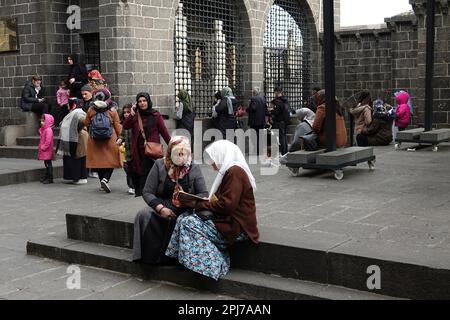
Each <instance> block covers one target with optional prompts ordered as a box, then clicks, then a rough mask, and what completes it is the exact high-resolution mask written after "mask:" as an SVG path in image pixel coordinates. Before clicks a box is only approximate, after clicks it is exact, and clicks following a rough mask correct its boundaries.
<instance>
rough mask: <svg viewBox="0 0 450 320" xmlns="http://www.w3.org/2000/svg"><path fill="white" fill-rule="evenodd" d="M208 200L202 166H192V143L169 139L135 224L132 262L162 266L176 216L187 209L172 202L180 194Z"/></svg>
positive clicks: (146, 184)
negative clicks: (139, 261)
mask: <svg viewBox="0 0 450 320" xmlns="http://www.w3.org/2000/svg"><path fill="white" fill-rule="evenodd" d="M181 189H182V190H183V191H185V192H188V193H191V194H195V195H197V196H199V197H206V196H207V195H208V190H207V189H206V184H205V179H204V177H203V174H202V172H201V170H200V167H199V165H197V164H194V163H192V153H191V143H190V141H189V139H188V138H186V137H184V136H175V137H172V138H171V139H170V142H169V146H168V148H167V151H166V156H165V158H164V159H158V160H156V161H155V164H154V166H153V167H152V169H151V171H150V173H149V175H148V177H147V181H146V183H145V186H144V189H143V192H142V197H143V198H144V201H145V202H146V203H147V204H148V207H146V208H145V209H142V210H141V211H139V213H138V214H137V216H136V218H135V223H134V243H133V260H141V261H142V262H145V263H150V264H160V263H165V262H168V261H167V257H165V256H164V252H165V250H166V246H167V242H168V240H169V239H170V237H171V234H172V230H173V228H174V227H175V220H176V219H177V216H179V215H181V214H182V213H184V212H186V211H187V210H188V208H186V207H182V206H179V204H178V203H177V202H176V201H173V195H174V193H175V192H176V191H178V190H181Z"/></svg>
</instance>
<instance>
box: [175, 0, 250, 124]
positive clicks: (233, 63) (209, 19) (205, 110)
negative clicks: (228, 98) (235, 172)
mask: <svg viewBox="0 0 450 320" xmlns="http://www.w3.org/2000/svg"><path fill="white" fill-rule="evenodd" d="M175 23H176V25H175V38H174V42H175V43H174V46H175V52H174V54H175V57H174V61H175V94H176V95H177V94H178V91H179V90H180V89H185V90H187V91H188V92H189V93H190V94H191V97H192V103H193V106H194V108H195V112H196V114H197V116H198V117H200V118H206V117H210V116H211V107H212V106H213V105H214V104H215V99H214V94H215V92H217V91H218V90H221V89H222V88H223V87H225V86H229V87H230V88H231V89H232V90H233V93H234V95H235V97H236V98H237V99H238V100H239V101H242V94H243V92H242V91H243V89H242V86H243V85H242V84H243V80H242V79H243V74H242V63H243V52H244V43H243V40H242V35H241V34H242V30H241V22H240V18H239V11H238V9H237V7H236V3H235V1H222V0H220V1H218V0H200V1H199V0H183V1H180V4H179V7H178V13H177V17H176V22H175Z"/></svg>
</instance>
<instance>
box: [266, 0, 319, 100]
mask: <svg viewBox="0 0 450 320" xmlns="http://www.w3.org/2000/svg"><path fill="white" fill-rule="evenodd" d="M263 47H264V91H265V93H266V97H267V99H268V100H271V99H272V98H273V90H274V88H275V87H282V88H283V90H284V92H285V95H286V96H287V97H288V99H289V101H290V104H291V107H292V108H294V109H298V108H301V107H302V106H303V103H304V102H305V101H306V100H307V97H308V95H309V91H310V88H311V86H312V83H313V81H315V78H316V77H317V75H316V73H317V71H318V70H319V59H318V55H319V54H318V52H319V50H318V41H317V28H316V23H315V19H314V15H313V13H312V11H311V8H310V5H309V4H308V2H307V1H305V0H303V1H299V0H275V1H274V2H273V3H272V5H271V7H270V8H269V10H268V12H267V15H266V19H265V29H264V37H263Z"/></svg>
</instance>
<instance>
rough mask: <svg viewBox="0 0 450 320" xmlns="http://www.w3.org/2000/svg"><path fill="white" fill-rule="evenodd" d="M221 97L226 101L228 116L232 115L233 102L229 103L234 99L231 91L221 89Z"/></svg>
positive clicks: (229, 89) (228, 88)
mask: <svg viewBox="0 0 450 320" xmlns="http://www.w3.org/2000/svg"><path fill="white" fill-rule="evenodd" d="M222 97H223V98H224V99H227V107H228V114H229V115H233V114H234V109H233V102H232V101H231V99H232V98H234V95H233V90H231V88H230V87H225V88H223V89H222Z"/></svg>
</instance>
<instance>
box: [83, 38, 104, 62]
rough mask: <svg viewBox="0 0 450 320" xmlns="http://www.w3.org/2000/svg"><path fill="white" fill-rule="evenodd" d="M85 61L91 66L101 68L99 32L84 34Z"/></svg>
mask: <svg viewBox="0 0 450 320" xmlns="http://www.w3.org/2000/svg"><path fill="white" fill-rule="evenodd" d="M82 39H83V49H84V50H83V51H84V63H85V64H86V65H90V66H91V68H95V69H99V68H100V35H99V34H98V33H87V34H83V35H82Z"/></svg>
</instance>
